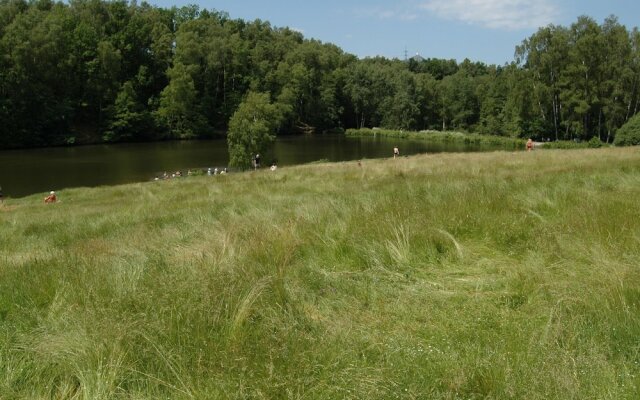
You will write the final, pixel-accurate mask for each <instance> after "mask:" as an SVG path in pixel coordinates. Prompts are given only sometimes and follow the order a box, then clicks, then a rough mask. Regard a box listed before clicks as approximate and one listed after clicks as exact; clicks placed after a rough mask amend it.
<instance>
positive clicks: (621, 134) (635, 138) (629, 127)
mask: <svg viewBox="0 0 640 400" xmlns="http://www.w3.org/2000/svg"><path fill="white" fill-rule="evenodd" d="M613 143H614V144H615V145H616V146H634V145H639V144H640V113H639V114H636V115H635V116H634V117H633V118H631V119H630V120H629V122H627V123H626V124H624V125H623V126H622V128H620V129H618V131H617V132H616V138H615V140H614V142H613Z"/></svg>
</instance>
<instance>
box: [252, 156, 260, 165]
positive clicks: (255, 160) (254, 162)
mask: <svg viewBox="0 0 640 400" xmlns="http://www.w3.org/2000/svg"><path fill="white" fill-rule="evenodd" d="M253 168H254V169H258V168H260V153H258V154H256V156H255V157H254V158H253Z"/></svg>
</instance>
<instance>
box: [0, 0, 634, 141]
mask: <svg viewBox="0 0 640 400" xmlns="http://www.w3.org/2000/svg"><path fill="white" fill-rule="evenodd" d="M515 56H516V57H515V60H514V62H512V63H510V64H505V65H504V66H494V65H485V64H483V63H478V62H471V61H469V60H465V61H463V62H461V63H457V62H455V61H453V60H439V59H421V58H417V57H416V58H413V59H410V60H408V61H402V60H397V59H394V60H389V59H385V58H368V59H363V60H359V59H358V58H357V57H355V56H353V55H350V54H347V53H345V52H343V51H342V50H341V49H340V48H338V47H336V46H334V45H331V44H325V43H321V42H319V41H316V40H308V39H305V38H304V37H303V36H302V35H301V34H300V33H298V32H295V31H292V30H290V29H287V28H275V27H272V26H271V25H270V24H269V23H268V22H263V21H260V20H256V21H253V22H247V21H243V20H239V19H231V18H230V17H229V15H228V14H226V13H224V12H219V11H208V10H199V8H198V7H197V6H187V7H182V8H175V7H174V8H171V9H164V8H159V7H155V6H151V5H149V4H147V3H141V4H137V3H136V2H130V3H129V2H127V1H103V0H70V1H69V2H67V3H62V2H58V3H55V2H53V1H51V0H38V1H29V2H27V1H25V0H0V120H1V121H2V124H1V125H0V147H5V148H6V147H19V146H40V145H59V144H71V143H86V142H96V141H143V140H160V139H170V138H195V137H208V136H211V135H214V134H223V133H224V132H225V131H226V130H227V128H228V124H229V120H230V118H231V117H232V116H233V114H234V112H235V111H236V110H237V109H238V107H239V105H240V104H241V103H242V102H243V99H245V97H246V96H247V94H249V93H254V92H255V93H267V94H268V95H269V100H270V102H272V103H273V105H274V106H275V107H276V108H277V110H278V115H279V116H280V118H279V121H280V122H281V123H280V126H279V127H278V129H279V131H280V132H312V131H317V132H321V131H325V130H329V129H333V128H354V127H373V126H382V127H387V128H394V129H410V130H422V129H438V130H452V129H455V130H464V131H471V132H477V133H483V134H495V135H502V136H515V137H529V136H533V137H537V138H541V137H551V138H555V139H572V138H580V139H585V140H587V139H591V138H593V137H599V138H600V139H602V140H603V141H611V140H612V138H613V137H614V135H615V132H616V130H617V129H618V128H619V127H621V126H622V125H623V124H624V123H625V122H626V121H627V120H629V119H630V118H631V117H632V116H633V115H634V114H636V112H637V111H638V108H639V106H640V104H639V103H640V90H639V89H640V33H639V32H638V29H637V28H634V29H633V30H632V31H629V30H627V28H626V27H624V26H622V25H620V24H619V23H618V21H617V19H616V18H615V17H610V18H608V19H606V20H605V21H604V23H603V24H602V25H599V24H598V23H596V22H595V21H594V20H592V19H590V18H588V17H580V18H579V19H578V21H577V22H576V23H574V24H572V25H571V26H570V27H568V28H566V27H561V26H548V27H545V28H541V29H540V30H539V31H538V32H537V33H536V34H534V35H532V36H531V37H530V38H528V39H527V40H525V41H524V42H523V43H522V45H521V46H518V47H517V49H516V53H515Z"/></svg>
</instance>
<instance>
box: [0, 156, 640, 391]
mask: <svg viewBox="0 0 640 400" xmlns="http://www.w3.org/2000/svg"><path fill="white" fill-rule="evenodd" d="M58 194H59V198H60V200H61V201H60V203H58V204H53V205H45V204H42V196H31V197H27V198H22V199H9V200H7V201H5V203H4V204H3V205H0V239H1V240H0V399H3V400H4V399H159V398H171V399H245V398H251V399H274V398H292V399H296V398H300V399H302V398H304V399H394V398H399V399H418V398H419V399H424V398H428V399H480V398H482V399H484V398H490V399H505V398H513V399H550V398H554V399H636V398H638V397H639V395H640V375H639V374H640V340H639V338H640V269H639V267H638V266H639V265H640V218H638V205H639V203H638V199H639V198H640V151H639V150H638V149H637V148H624V149H619V148H615V149H614V148H607V149H598V150H574V151H562V150H556V151H546V152H540V151H534V152H531V153H526V152H522V151H521V152H494V153H480V154H469V153H466V154H438V155H424V156H415V157H408V158H401V159H397V160H393V159H386V160H365V161H362V165H361V166H358V164H357V163H356V162H348V163H335V164H329V163H327V164H314V165H305V166H298V167H289V168H279V169H278V170H277V171H276V172H270V171H266V170H265V171H257V172H249V173H243V174H230V175H226V176H225V175H223V176H220V175H218V176H213V177H208V176H201V177H189V178H182V179H176V180H170V181H160V182H149V183H141V184H133V185H125V186H117V187H104V188H96V189H86V188H79V189H67V190H61V191H59V193H58Z"/></svg>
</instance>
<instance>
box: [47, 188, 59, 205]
mask: <svg viewBox="0 0 640 400" xmlns="http://www.w3.org/2000/svg"><path fill="white" fill-rule="evenodd" d="M56 201H58V198H57V197H56V192H54V191H53V190H52V191H51V192H50V193H49V195H48V196H47V197H45V198H44V202H45V203H55V202H56Z"/></svg>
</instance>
